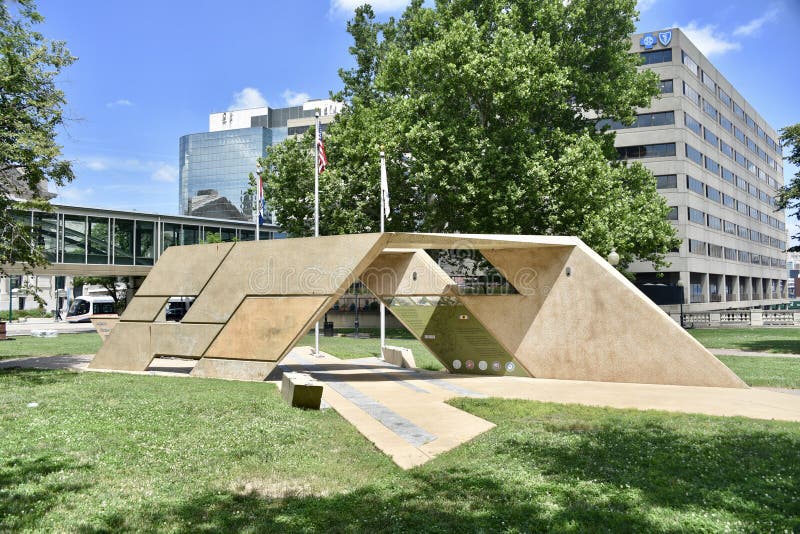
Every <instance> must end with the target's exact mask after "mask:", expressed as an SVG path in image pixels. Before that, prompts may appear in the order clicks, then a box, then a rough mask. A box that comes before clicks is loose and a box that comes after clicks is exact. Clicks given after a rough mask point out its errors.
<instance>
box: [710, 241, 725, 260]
mask: <svg viewBox="0 0 800 534" xmlns="http://www.w3.org/2000/svg"><path fill="white" fill-rule="evenodd" d="M708 255H709V256H711V257H712V258H721V257H722V245H712V244H711V243H709V244H708Z"/></svg>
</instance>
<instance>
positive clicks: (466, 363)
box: [464, 360, 475, 369]
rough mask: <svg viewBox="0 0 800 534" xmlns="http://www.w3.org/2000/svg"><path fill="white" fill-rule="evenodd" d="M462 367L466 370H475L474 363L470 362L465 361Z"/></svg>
mask: <svg viewBox="0 0 800 534" xmlns="http://www.w3.org/2000/svg"><path fill="white" fill-rule="evenodd" d="M464 366H465V367H466V368H467V369H474V368H475V362H473V361H472V360H467V361H466V362H465V363H464Z"/></svg>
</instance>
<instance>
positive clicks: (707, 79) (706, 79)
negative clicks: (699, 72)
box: [702, 71, 717, 93]
mask: <svg viewBox="0 0 800 534" xmlns="http://www.w3.org/2000/svg"><path fill="white" fill-rule="evenodd" d="M702 80H703V83H704V84H705V85H706V87H708V88H709V89H711V91H713V92H714V93H716V92H717V84H716V83H714V80H712V79H711V76H709V75H708V73H707V72H706V71H703V76H702Z"/></svg>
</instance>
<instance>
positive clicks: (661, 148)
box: [617, 143, 675, 159]
mask: <svg viewBox="0 0 800 534" xmlns="http://www.w3.org/2000/svg"><path fill="white" fill-rule="evenodd" d="M617 153H619V157H620V159H636V158H664V157H670V156H674V155H675V143H656V144H652V145H633V146H621V147H617Z"/></svg>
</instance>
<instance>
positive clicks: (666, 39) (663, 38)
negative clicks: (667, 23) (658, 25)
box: [658, 30, 672, 46]
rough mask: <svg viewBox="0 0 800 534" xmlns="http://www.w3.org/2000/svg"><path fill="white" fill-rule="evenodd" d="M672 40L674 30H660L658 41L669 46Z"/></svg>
mask: <svg viewBox="0 0 800 534" xmlns="http://www.w3.org/2000/svg"><path fill="white" fill-rule="evenodd" d="M671 41H672V30H667V31H665V32H658V42H659V43H661V44H662V45H664V46H667V45H668V44H669V43H670V42H671Z"/></svg>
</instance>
